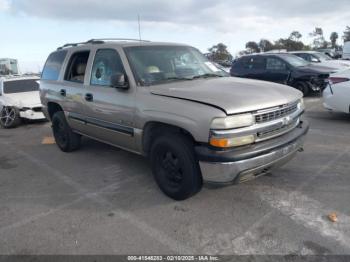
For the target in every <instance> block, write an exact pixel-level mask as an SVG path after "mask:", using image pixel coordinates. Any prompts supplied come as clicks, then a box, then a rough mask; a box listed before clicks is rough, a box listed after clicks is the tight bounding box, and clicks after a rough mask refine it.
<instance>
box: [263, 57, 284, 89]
mask: <svg viewBox="0 0 350 262" xmlns="http://www.w3.org/2000/svg"><path fill="white" fill-rule="evenodd" d="M289 75H290V71H289V70H288V65H287V63H286V62H284V61H283V60H282V59H280V58H277V57H268V58H266V73H265V75H264V79H262V80H266V81H271V82H276V83H281V84H286V83H287V80H288V78H289Z"/></svg>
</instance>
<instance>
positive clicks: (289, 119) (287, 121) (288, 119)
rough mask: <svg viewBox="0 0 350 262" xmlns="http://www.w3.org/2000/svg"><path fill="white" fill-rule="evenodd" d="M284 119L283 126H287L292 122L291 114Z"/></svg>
mask: <svg viewBox="0 0 350 262" xmlns="http://www.w3.org/2000/svg"><path fill="white" fill-rule="evenodd" d="M282 121H283V126H287V125H289V124H290V122H291V117H290V116H287V117H285V118H283V120H282Z"/></svg>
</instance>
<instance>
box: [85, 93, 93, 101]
mask: <svg viewBox="0 0 350 262" xmlns="http://www.w3.org/2000/svg"><path fill="white" fill-rule="evenodd" d="M85 100H86V101H88V102H92V101H94V96H93V95H92V94H90V93H87V94H85Z"/></svg>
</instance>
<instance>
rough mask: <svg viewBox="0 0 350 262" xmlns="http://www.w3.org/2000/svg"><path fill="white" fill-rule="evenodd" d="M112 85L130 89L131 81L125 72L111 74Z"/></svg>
mask: <svg viewBox="0 0 350 262" xmlns="http://www.w3.org/2000/svg"><path fill="white" fill-rule="evenodd" d="M111 86H112V87H114V88H118V89H123V90H127V89H129V82H128V80H127V77H126V75H125V74H123V73H118V74H114V75H112V76H111Z"/></svg>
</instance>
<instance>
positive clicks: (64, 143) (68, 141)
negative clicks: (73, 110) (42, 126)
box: [52, 111, 81, 152]
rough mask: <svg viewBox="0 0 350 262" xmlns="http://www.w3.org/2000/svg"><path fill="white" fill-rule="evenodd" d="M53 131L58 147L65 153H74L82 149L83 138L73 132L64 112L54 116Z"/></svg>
mask: <svg viewBox="0 0 350 262" xmlns="http://www.w3.org/2000/svg"><path fill="white" fill-rule="evenodd" d="M52 131H53V135H54V137H55V141H56V144H57V146H58V147H59V148H60V149H61V150H62V151H63V152H72V151H74V150H77V149H78V148H79V147H80V140H81V136H80V135H78V134H75V133H74V132H73V131H72V129H71V128H70V126H69V125H68V123H67V120H66V117H65V115H64V113H63V112H62V111H59V112H57V113H55V114H54V115H53V117H52Z"/></svg>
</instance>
